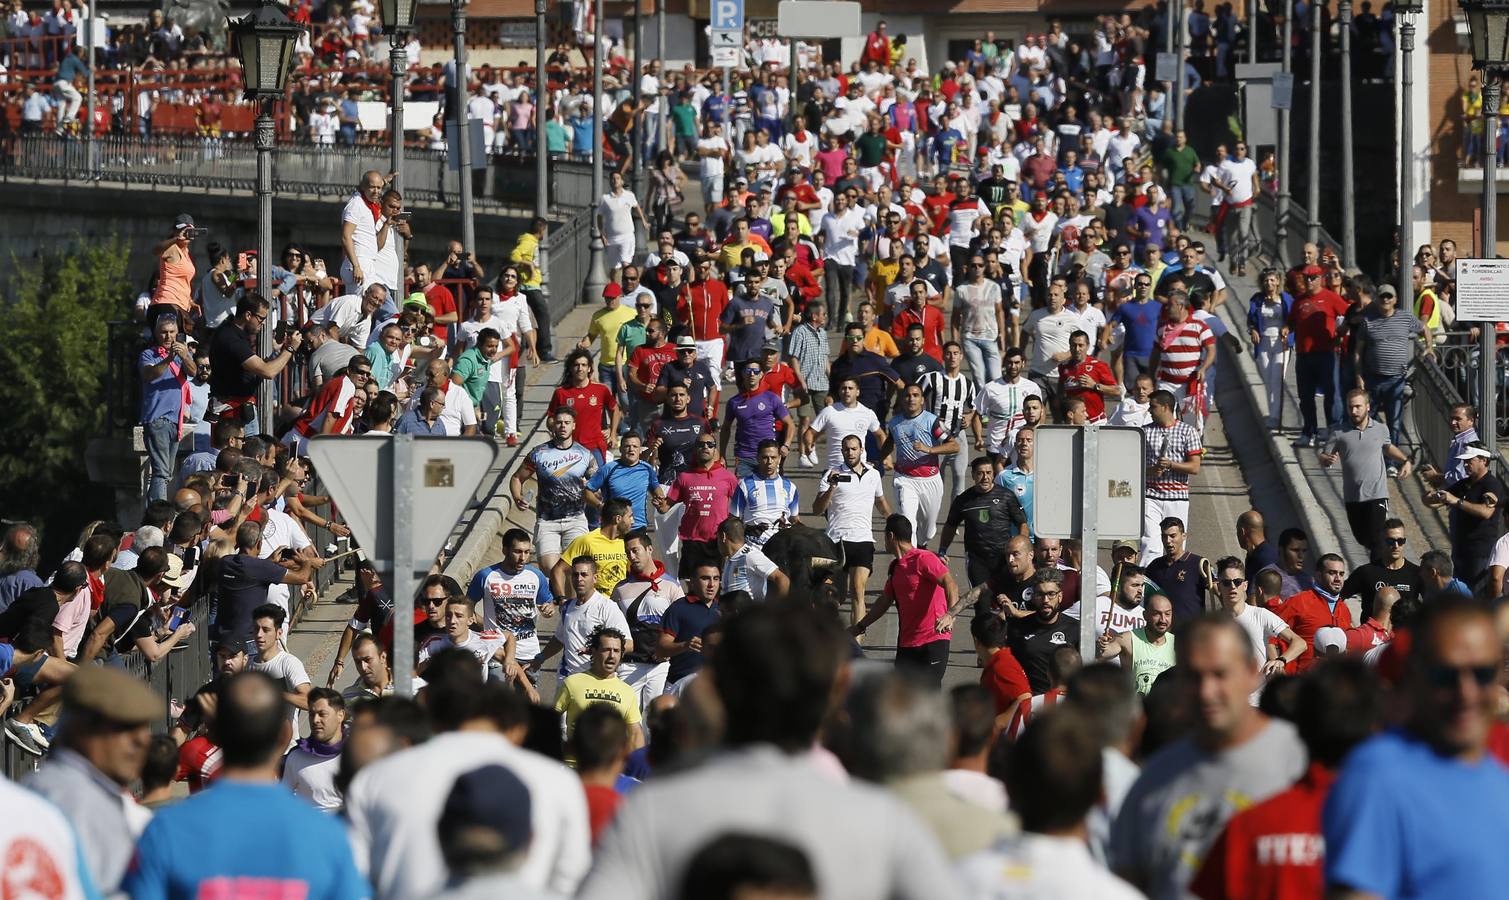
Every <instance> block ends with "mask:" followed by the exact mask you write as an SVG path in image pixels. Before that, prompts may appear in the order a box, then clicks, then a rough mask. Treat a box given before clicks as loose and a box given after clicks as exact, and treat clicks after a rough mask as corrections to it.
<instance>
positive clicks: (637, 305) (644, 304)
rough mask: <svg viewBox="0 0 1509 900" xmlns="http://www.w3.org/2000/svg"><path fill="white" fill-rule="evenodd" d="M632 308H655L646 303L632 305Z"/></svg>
mask: <svg viewBox="0 0 1509 900" xmlns="http://www.w3.org/2000/svg"><path fill="white" fill-rule="evenodd" d="M634 306H635V307H636V308H638V309H654V308H655V307H653V306H651V305H650V304H648V303H636V304H634Z"/></svg>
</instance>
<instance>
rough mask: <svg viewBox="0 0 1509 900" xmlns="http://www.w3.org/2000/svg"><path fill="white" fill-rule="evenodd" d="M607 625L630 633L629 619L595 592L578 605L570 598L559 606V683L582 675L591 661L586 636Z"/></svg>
mask: <svg viewBox="0 0 1509 900" xmlns="http://www.w3.org/2000/svg"><path fill="white" fill-rule="evenodd" d="M603 625H606V626H608V627H610V628H617V629H618V630H619V631H621V632H623V633H624V634H629V633H630V632H629V620H628V619H625V618H624V613H623V610H621V609H619V608H618V604H617V603H614V602H613V601H612V600H609V599H608V598H607V597H604V596H603V595H602V594H599V593H597V592H596V591H593V592H592V596H591V597H588V598H587V602H586V603H579V602H577V600H576V599H575V598H572V599H571V600H570V601H569V602H567V603H566V604H565V605H564V606H562V607H561V612H560V621H559V622H557V623H556V629H555V636H556V639H557V640H559V641H560V642H561V645H562V646H561V674H560V680H561V681H565V680H566V676H568V675H575V674H576V673H577V672H585V671H586V670H587V666H588V665H589V664H591V662H592V658H591V656H590V654H589V653H588V652H587V637H588V635H590V634H592V632H593V631H594V630H596V629H597V628H599V627H601V626H603Z"/></svg>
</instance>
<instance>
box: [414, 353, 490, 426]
mask: <svg viewBox="0 0 1509 900" xmlns="http://www.w3.org/2000/svg"><path fill="white" fill-rule="evenodd" d="M425 373H426V374H427V375H428V376H429V379H430V381H429V383H430V384H431V385H432V386H433V387H435V388H438V389H439V390H440V393H441V395H442V396H444V397H445V408H444V409H443V410H442V411H441V413H440V423H441V424H442V425H444V426H445V433H446V434H447V435H449V436H451V437H455V436H457V435H460V434H476V433H477V407H475V406H473V405H472V398H471V397H470V396H468V395H467V393H466V388H463V387H461V386H460V385H459V384H455V383H454V382H452V381H451V364H450V363H449V362H447V361H446V360H443V359H432V360H430V363H429V365H427V366H425Z"/></svg>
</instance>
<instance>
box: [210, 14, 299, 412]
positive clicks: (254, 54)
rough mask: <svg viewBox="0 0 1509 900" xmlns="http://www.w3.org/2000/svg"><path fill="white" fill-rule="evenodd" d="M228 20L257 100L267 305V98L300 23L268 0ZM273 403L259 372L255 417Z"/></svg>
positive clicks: (284, 70)
mask: <svg viewBox="0 0 1509 900" xmlns="http://www.w3.org/2000/svg"><path fill="white" fill-rule="evenodd" d="M229 26H230V32H231V37H232V40H233V41H234V43H235V47H236V55H237V56H238V57H240V59H241V71H242V77H243V79H244V80H245V82H246V92H245V94H244V95H243V96H244V97H245V98H246V99H248V100H252V101H254V102H256V103H257V120H256V148H257V191H256V193H257V293H258V294H260V295H261V296H262V299H263V300H266V301H267V304H268V306H272V301H273V296H272V148H273V141H274V139H275V137H276V135H277V127H276V125H275V124H274V122H273V117H272V104H273V102H274V101H275V100H277V98H279V97H282V96H283V90H284V88H285V87H286V85H287V83H288V63H289V60H291V59H292V58H293V45H294V42H295V41H297V40H298V38H299V34H300V33H301V32H303V30H304V28H303V26H301V25H299V24H298V23H296V22H294V21H293V20H292V19H290V18H289V17H288V14H287V13H286V12H284V10H283V7H281V6H279V5H278V4H277V3H274V2H272V0H263V2H262V5H261V6H258V7H257V8H256V9H255V10H253V11H252V12H250V13H247V14H246V16H245V17H243V18H241V19H235V20H232V21H231V22H230V23H229ZM277 325H278V317H277V316H275V315H270V316H268V317H267V318H266V319H264V320H263V321H262V333H261V334H260V335H259V337H258V341H257V352H258V353H259V354H260V355H261V356H262V357H263V358H266V357H269V356H271V355H272V352H273V350H272V347H273V332H274V331H275V330H276V328H277ZM274 403H275V394H274V391H273V383H272V381H271V380H270V379H265V378H264V379H263V380H262V381H261V383H260V385H259V386H258V388H257V410H258V414H259V417H260V420H261V422H262V423H263V424H264V425H266V426H268V427H269V428H270V427H271V426H272V423H273V410H274V408H275V407H274Z"/></svg>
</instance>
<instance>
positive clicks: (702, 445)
mask: <svg viewBox="0 0 1509 900" xmlns="http://www.w3.org/2000/svg"><path fill="white" fill-rule="evenodd" d="M717 446H718V445H717V444H715V443H713V442H712V441H698V442H697V447H698V449H700V450H712V449H714V448H716V447H717Z"/></svg>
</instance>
